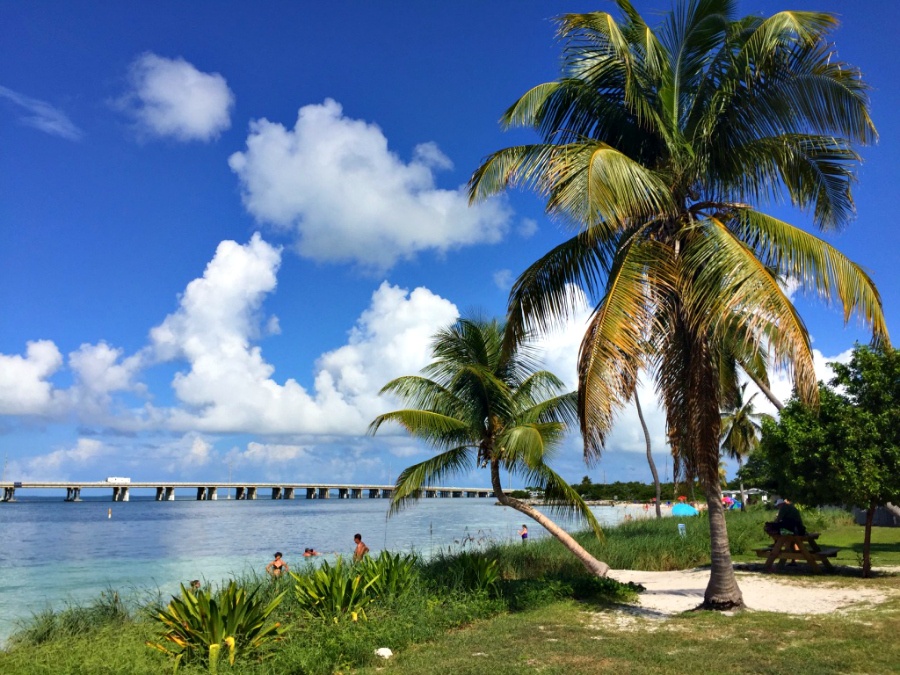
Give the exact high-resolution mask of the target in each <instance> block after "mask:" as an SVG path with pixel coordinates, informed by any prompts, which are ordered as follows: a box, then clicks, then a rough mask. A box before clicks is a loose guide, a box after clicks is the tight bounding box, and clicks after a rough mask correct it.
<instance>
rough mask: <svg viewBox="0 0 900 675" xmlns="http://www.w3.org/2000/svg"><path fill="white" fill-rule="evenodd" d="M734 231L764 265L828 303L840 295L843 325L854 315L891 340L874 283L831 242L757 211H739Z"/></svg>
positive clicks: (876, 336)
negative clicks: (795, 281) (797, 282)
mask: <svg viewBox="0 0 900 675" xmlns="http://www.w3.org/2000/svg"><path fill="white" fill-rule="evenodd" d="M732 229H733V230H734V232H735V234H736V236H737V237H739V238H740V239H741V241H743V242H745V243H746V244H747V245H748V246H749V247H751V248H752V249H753V250H754V252H755V253H756V255H757V256H758V257H759V259H760V261H761V262H762V264H764V265H768V266H770V267H772V268H774V269H775V270H777V271H778V273H779V274H781V275H783V276H785V277H791V278H794V279H797V280H798V281H800V283H801V286H802V287H803V288H805V289H811V290H814V291H815V292H816V293H817V294H818V295H819V296H820V297H822V298H823V299H825V300H826V301H831V300H834V299H836V300H837V301H839V302H840V304H841V306H842V309H843V314H844V322H845V323H847V322H848V321H849V320H850V318H851V316H853V315H856V316H858V317H859V318H860V319H861V320H862V321H864V322H865V323H866V325H868V326H870V327H871V329H872V334H873V337H874V338H875V339H876V340H888V331H887V325H886V324H885V320H884V312H883V308H882V303H881V296H880V295H879V293H878V289H877V288H875V283H874V282H873V281H872V279H871V277H869V275H868V274H866V272H865V271H864V270H863V269H862V268H861V267H860V266H859V265H857V264H856V263H854V262H853V261H851V260H850V259H849V258H847V257H846V256H845V255H844V254H843V253H841V252H840V251H838V250H837V249H836V248H834V247H833V246H831V245H830V244H829V243H828V242H826V241H824V240H822V239H820V238H818V237H816V236H814V235H812V234H810V233H808V232H805V231H804V230H801V229H800V228H798V227H794V226H793V225H790V224H789V223H785V222H784V221H781V220H778V219H777V218H773V217H772V216H769V215H766V214H764V213H761V212H759V211H756V210H753V209H741V210H740V211H738V212H737V214H736V217H735V222H734V224H733V225H732Z"/></svg>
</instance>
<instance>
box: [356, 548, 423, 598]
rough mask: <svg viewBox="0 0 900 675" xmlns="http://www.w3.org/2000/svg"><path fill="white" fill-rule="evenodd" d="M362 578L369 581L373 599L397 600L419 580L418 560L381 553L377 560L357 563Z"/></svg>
mask: <svg viewBox="0 0 900 675" xmlns="http://www.w3.org/2000/svg"><path fill="white" fill-rule="evenodd" d="M359 567H360V568H361V569H362V572H363V577H364V579H366V581H367V582H368V581H371V584H370V593H371V595H372V596H373V597H375V598H385V599H387V598H399V597H402V596H403V595H404V594H405V593H408V592H409V591H410V590H411V589H412V588H413V587H414V586H415V584H416V583H417V582H418V580H419V568H418V558H417V557H416V556H415V555H414V554H406V555H402V554H400V553H391V552H390V551H382V552H381V553H379V554H378V557H377V558H370V557H366V558H364V559H363V560H362V562H360V563H359Z"/></svg>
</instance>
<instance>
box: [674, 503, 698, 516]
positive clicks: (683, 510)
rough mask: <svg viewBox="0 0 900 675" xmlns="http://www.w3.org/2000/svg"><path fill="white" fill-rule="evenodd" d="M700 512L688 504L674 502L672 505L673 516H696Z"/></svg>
mask: <svg viewBox="0 0 900 675" xmlns="http://www.w3.org/2000/svg"><path fill="white" fill-rule="evenodd" d="M698 513H700V512H699V511H698V510H697V509H695V508H694V507H693V506H691V505H690V504H676V505H675V506H673V507H672V515H673V516H696V515H697V514H698Z"/></svg>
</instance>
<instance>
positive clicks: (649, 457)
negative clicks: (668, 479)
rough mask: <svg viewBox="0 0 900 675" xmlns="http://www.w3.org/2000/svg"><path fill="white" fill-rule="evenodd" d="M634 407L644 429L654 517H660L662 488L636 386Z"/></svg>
mask: <svg viewBox="0 0 900 675" xmlns="http://www.w3.org/2000/svg"><path fill="white" fill-rule="evenodd" d="M634 407H635V408H637V414H638V419H639V420H640V421H641V427H642V428H643V429H644V441H645V442H646V443H647V462H648V463H649V464H650V473H651V474H653V485H654V487H656V517H657V518H662V507H661V506H660V501H662V489H661V488H660V486H659V474H658V473H657V472H656V463H655V462H654V461H653V453H651V452H650V430H649V429H647V422H646V421H644V411H643V410H641V400H640V399H639V398H638V393H637V388H635V390H634Z"/></svg>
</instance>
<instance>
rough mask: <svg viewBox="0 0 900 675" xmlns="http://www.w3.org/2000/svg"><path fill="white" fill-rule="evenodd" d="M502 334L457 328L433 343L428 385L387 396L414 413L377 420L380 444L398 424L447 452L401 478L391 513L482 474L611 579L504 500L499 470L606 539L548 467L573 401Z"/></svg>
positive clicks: (387, 389) (406, 385) (468, 324)
mask: <svg viewBox="0 0 900 675" xmlns="http://www.w3.org/2000/svg"><path fill="white" fill-rule="evenodd" d="M503 330H504V329H503V326H502V325H501V324H500V323H499V322H497V321H484V320H473V319H460V320H459V321H457V322H456V323H455V324H453V325H452V326H450V327H448V328H445V329H443V330H441V331H439V332H438V333H437V334H436V335H435V337H434V341H433V343H432V355H433V357H434V361H433V362H432V363H431V364H430V365H429V366H427V367H426V368H425V369H424V370H423V373H422V375H421V376H406V377H400V378H397V379H396V380H392V381H391V382H388V383H387V384H386V385H385V386H384V387H383V388H382V390H381V393H382V394H394V395H396V396H398V397H399V398H400V399H403V400H405V401H406V402H407V403H408V404H409V405H410V407H409V408H406V409H404V410H396V411H394V412H389V413H385V414H384V415H379V416H378V417H376V418H375V420H373V422H372V423H371V424H370V425H369V433H371V434H375V433H376V432H377V431H378V429H379V428H380V427H381V425H382V424H384V423H385V422H396V423H398V424H400V425H401V426H402V427H404V428H405V429H406V431H408V432H409V433H410V434H411V435H413V436H415V437H416V438H420V439H422V440H423V441H425V442H426V443H428V444H429V445H431V446H432V447H434V448H437V449H438V450H440V452H439V454H437V455H435V456H434V457H432V458H430V459H427V460H425V461H424V462H420V463H419V464H415V465H413V466H410V467H408V468H406V469H404V470H403V472H401V474H400V476H399V477H398V478H397V483H396V485H395V487H394V491H393V493H392V494H391V509H390V512H391V513H395V512H396V511H398V510H399V509H401V508H403V507H404V506H407V505H409V504H410V503H412V502H413V501H415V500H417V499H419V498H420V497H421V496H422V487H423V486H428V485H433V484H436V483H438V482H440V481H441V480H442V479H443V478H445V477H447V476H449V475H452V474H456V473H460V472H467V471H470V470H471V469H472V468H474V467H485V468H488V470H489V471H490V477H491V486H492V487H493V490H494V495H495V496H496V498H497V501H499V502H500V503H501V504H503V505H504V506H509V507H512V508H513V509H515V510H517V511H520V512H521V513H523V514H525V515H526V516H528V517H529V518H532V519H533V520H535V521H537V522H538V523H539V524H540V525H542V526H543V527H544V528H545V529H546V530H547V531H548V532H549V533H550V534H552V535H553V536H554V537H556V538H557V539H558V540H559V541H560V542H561V543H562V544H563V545H564V546H565V547H566V548H568V549H569V550H570V551H571V552H572V553H573V554H574V555H575V556H576V557H577V558H578V559H579V560H580V561H581V562H582V564H583V565H584V566H585V567H586V568H587V569H588V570H589V571H590V572H591V573H592V574H596V575H598V576H605V575H606V573H607V572H608V571H609V566H608V565H606V564H605V563H603V562H601V561H599V560H596V559H595V558H594V557H593V556H592V555H591V554H590V553H588V552H587V551H586V550H585V549H584V548H583V547H582V546H581V545H580V544H579V543H578V542H577V541H575V539H574V538H573V537H572V536H571V535H569V534H568V533H567V532H566V531H565V530H563V529H562V528H561V527H559V526H558V525H557V524H556V523H554V522H553V521H552V520H551V519H550V518H548V517H547V516H546V515H545V514H544V513H542V512H541V511H538V510H537V509H536V508H534V507H532V506H530V505H529V504H527V503H525V502H523V501H521V500H519V499H515V498H514V497H511V496H509V495H507V494H506V493H505V492H504V491H503V487H502V485H501V484H500V471H501V469H504V470H506V471H508V472H510V473H512V474H518V475H520V476H522V477H524V478H525V479H526V480H527V481H528V482H527V484H528V485H535V486H539V487H540V488H542V489H543V490H544V494H545V495H546V499H547V500H548V502H550V500H552V503H551V507H552V506H556V507H558V508H560V509H561V510H562V509H564V508H565V507H566V506H568V510H571V508H572V507H574V508H575V509H576V511H577V512H578V513H579V514H580V515H581V517H582V518H583V519H584V520H585V521H586V522H587V523H588V525H590V527H591V529H592V530H593V531H594V533H595V534H596V535H597V537H601V536H602V532H601V530H600V525H599V523H598V522H597V520H596V518H595V517H594V514H593V513H592V512H591V510H590V509H589V508H588V506H587V505H586V504H585V503H584V501H583V500H582V498H581V496H580V495H579V494H578V493H577V492H576V491H575V490H574V489H573V488H572V486H571V485H569V484H568V483H566V481H565V480H563V479H562V478H561V477H560V476H559V475H558V474H556V473H555V472H554V471H553V470H552V469H551V468H550V467H549V466H548V465H547V460H548V459H550V457H551V456H552V454H553V452H554V450H555V449H557V448H558V447H559V445H560V443H561V441H562V440H563V437H564V435H565V431H566V423H567V422H573V423H574V422H576V421H577V416H576V414H575V406H576V396H575V392H569V393H561V392H562V391H563V384H562V382H561V381H560V380H559V379H558V378H557V377H556V376H555V375H553V374H552V373H550V372H548V371H545V370H538V369H537V368H536V361H535V358H534V357H535V353H534V351H533V350H532V349H531V348H529V347H528V345H526V344H524V343H523V344H520V345H519V346H518V347H517V349H515V350H514V351H512V352H508V351H506V350H504V349H503Z"/></svg>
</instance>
